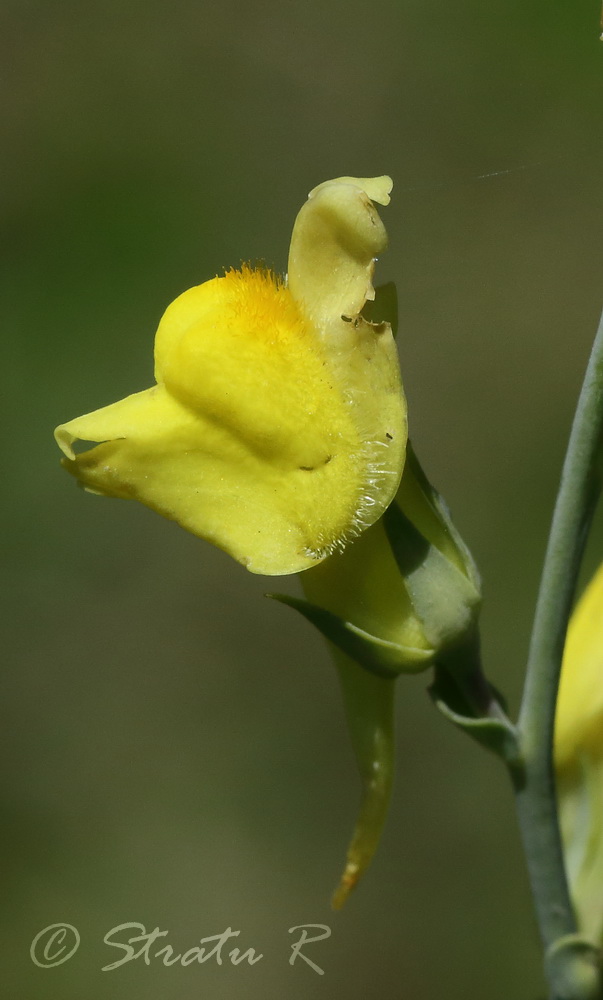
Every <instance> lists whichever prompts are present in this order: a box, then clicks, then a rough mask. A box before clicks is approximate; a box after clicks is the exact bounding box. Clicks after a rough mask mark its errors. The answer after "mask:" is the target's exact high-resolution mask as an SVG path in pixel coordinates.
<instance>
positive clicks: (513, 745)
mask: <svg viewBox="0 0 603 1000" xmlns="http://www.w3.org/2000/svg"><path fill="white" fill-rule="evenodd" d="M428 693H429V696H430V698H431V699H432V701H433V703H434V705H435V706H436V708H437V709H439V711H440V712H441V713H442V715H443V716H445V718H446V719H448V720H449V722H452V724H453V725H454V726H456V727H457V729H461V730H462V731H463V732H465V733H467V735H468V736H471V738H472V739H474V740H475V741H476V742H477V743H479V744H480V746H483V747H486V749H488V750H491V751H492V753H495V754H496V755H497V756H498V757H501V758H502V759H503V760H504V761H505V762H506V764H508V766H509V767H511V768H513V769H514V770H515V771H519V770H521V767H522V756H521V751H520V747H519V739H518V734H517V730H516V728H515V726H514V725H513V723H512V722H511V720H510V719H508V718H507V716H506V714H505V712H504V709H503V708H502V706H501V704H500V700H499V697H498V695H497V693H496V691H495V690H494V688H492V687H491V686H490V685H489V684H488V682H487V681H486V679H485V678H484V677H483V675H482V674H481V671H479V672H478V671H474V670H472V669H468V670H467V672H465V673H464V674H460V673H456V672H455V673H454V674H451V673H449V672H448V670H446V669H445V668H442V667H437V668H436V674H435V680H434V682H433V684H432V685H431V686H430V687H429V688H428Z"/></svg>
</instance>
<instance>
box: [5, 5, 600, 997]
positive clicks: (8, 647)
mask: <svg viewBox="0 0 603 1000" xmlns="http://www.w3.org/2000/svg"><path fill="white" fill-rule="evenodd" d="M598 19H599V9H598V6H597V3H596V2H594V0H593V2H588V3H587V2H574V3H571V4H570V3H566V2H563V3H562V2H551V0H546V2H544V0H536V2H525V0H522V2H519V0H515V2H507V3H503V4H502V5H501V4H498V5H484V4H483V3H482V2H478V0H459V2H458V3H456V4H450V3H444V2H443V0H396V2H391V0H374V2H373V3H372V4H371V5H370V6H369V7H367V6H366V5H364V4H360V3H359V2H357V0H348V2H346V3H343V2H339V0H336V2H329V0H326V2H325V0H322V2H321V0H306V2H303V3H297V4H296V3H292V2H280V3H277V2H276V0H265V2H263V3H253V2H243V0H226V2H225V3H222V4H220V5H214V4H209V3H204V2H198V3H192V2H190V0H171V2H169V3H168V2H166V0H162V2H158V0H145V2H144V3H142V2H138V0H119V2H117V0H99V2H98V3H94V4H92V3H86V2H83V3H82V2H81V0H80V2H75V0H71V2H70V0H60V2H54V3H53V2H50V0H44V2H43V0H12V2H11V0H3V3H2V7H1V9H0V37H1V39H2V41H1V43H0V45H1V48H2V59H1V66H2V69H1V71H0V72H1V74H2V78H3V85H2V88H1V94H0V102H1V103H0V115H1V118H2V132H3V139H2V148H3V154H2V166H1V171H2V177H1V184H0V199H1V202H2V221H3V248H4V251H5V253H4V263H3V268H2V277H1V281H2V286H3V287H2V303H3V305H2V311H3V321H4V322H3V325H4V330H5V334H4V344H5V348H4V355H3V364H2V381H3V392H2V397H3V404H4V406H5V407H6V414H5V416H4V417H3V420H2V427H3V430H4V431H5V438H6V441H5V449H4V470H5V471H4V479H5V484H6V485H5V491H4V495H5V513H4V525H5V528H6V532H5V539H4V543H5V558H4V566H5V573H4V576H3V591H2V608H3V612H4V614H3V621H4V628H3V632H4V635H3V640H2V648H3V650H4V654H5V656H4V659H5V665H4V678H5V680H4V685H3V698H2V703H3V716H4V718H3V724H2V733H3V739H2V747H3V749H2V762H3V763H2V809H3V814H4V815H3V822H2V836H3V838H4V850H3V857H4V861H5V868H6V872H5V878H4V881H3V885H4V889H3V893H2V907H1V913H2V926H1V928H0V933H1V937H2V942H3V945H2V950H3V954H4V956H5V958H4V959H3V970H2V977H3V978H4V979H5V981H6V985H7V995H10V997H11V1000H32V998H33V997H36V1000H51V998H52V1000H55V998H56V1000H59V998H60V1000H76V998H77V1000H80V998H81V997H84V996H85V997H86V998H87V1000H105V998H111V1000H121V998H124V1000H125V998H127V1000H137V998H141V1000H142V998H145V1000H155V998H157V1000H159V998H160V1000H190V998H193V997H197V996H207V997H211V998H212V1000H213V998H215V1000H221V998H226V997H228V998H234V1000H243V998H251V1000H253V998H256V997H257V998H260V997H261V998H266V997H282V996H284V995H287V996H289V997H291V998H293V1000H302V998H307V997H329V998H337V1000H339V998H346V1000H355V998H358V1000H361V998H362V1000H364V998H365V997H366V996H367V995H371V996H376V997H379V998H380V1000H394V998H396V1000H399V998H404V1000H406V998H408V1000H436V998H438V1000H439V998H440V997H441V996H442V995H445V996H446V997H447V1000H456V998H461V997H463V998H466V997H475V998H479V1000H482V998H488V1000H503V998H504V1000H508V998H509V997H513V998H514V1000H537V998H538V997H539V996H541V995H542V993H543V989H542V982H541V978H540V957H539V953H538V942H537V933H536V929H535V924H534V920H533V917H532V912H531V907H530V901H529V897H528V892H527V888H526V879H525V875H524V869H523V862H522V859H521V855H520V852H519V847H518V840H517V834H516V829H515V821H514V816H513V810H512V801H511V795H510V793H509V789H508V787H507V781H506V777H505V775H504V773H503V771H502V768H501V767H500V765H499V764H498V763H497V762H496V761H495V760H494V759H493V758H490V757H489V756H488V755H487V754H486V753H484V752H482V751H480V750H478V749H477V748H476V747H474V746H473V745H472V744H470V743H469V741H468V740H467V739H466V738H465V737H464V736H462V735H460V734H458V733H457V732H456V731H453V730H452V728H450V727H448V725H447V724H446V723H445V722H444V721H443V720H442V719H440V718H439V717H438V716H437V715H436V713H435V712H434V710H433V708H432V707H431V705H430V703H429V700H428V698H427V697H426V694H425V686H426V677H419V678H409V679H406V678H402V679H401V680H400V682H399V702H398V713H399V771H398V780H397V786H396V790H395V797H394V802H393V807H392V810H391V816H390V820H389V823H388V826H387V830H386V833H385V836H384V839H383V843H382V846H381V849H380V852H379V854H378V857H377V858H376V860H375V862H374V864H373V867H372V870H371V871H370V873H369V875H368V876H367V877H366V879H365V881H364V883H363V884H362V885H361V887H360V888H359V889H358V891H357V892H356V894H355V896H354V897H353V898H352V899H351V901H350V903H349V905H348V907H347V909H346V910H345V911H344V912H343V913H341V914H338V915H335V914H333V913H332V912H331V911H330V909H329V906H328V900H329V896H330V892H331V890H332V889H333V887H334V885H335V882H336V879H337V877H338V875H339V872H340V869H341V865H342V862H343V857H344V852H345V848H346V845H347V840H348V836H349V834H350V832H351V827H352V823H353V819H354V815H355V809H356V805H357V799H358V782H357V777H356V774H355V770H354V763H353V760H352V756H351V751H350V749H349V746H348V742H347V734H346V731H345V723H344V719H343V714H342V709H341V706H340V701H339V694H338V690H337V686H336V679H335V674H334V671H333V669H332V667H331V664H330V663H329V660H328V656H327V654H326V651H325V650H324V649H323V646H322V644H321V641H320V639H319V638H318V637H317V636H316V635H314V634H313V632H312V631H311V629H310V627H309V626H307V625H306V624H304V623H303V622H302V620H301V619H299V620H298V619H297V618H296V617H295V616H294V614H293V613H292V612H291V611H289V610H288V609H286V608H283V607H281V606H277V605H275V604H272V603H270V602H269V601H267V600H265V599H264V598H263V596H262V595H263V593H264V592H265V591H266V590H269V589H274V586H275V583H274V581H270V580H266V579H262V578H258V577H253V576H251V575H250V574H247V573H246V572H245V571H244V570H243V569H242V568H241V567H240V566H238V565H236V564H235V563H233V562H232V561H230V560H229V559H228V558H227V557H226V556H224V555H223V554H222V553H220V552H217V551H214V550H213V549H211V548H210V547H209V546H208V545H206V544H204V543H203V542H200V541H199V540H197V539H195V538H193V537H192V536H187V535H186V534H185V533H184V532H183V531H181V530H180V529H179V528H177V527H176V526H175V525H173V524H171V523H168V522H164V521H163V520H162V519H161V518H159V517H157V516H156V515H154V514H152V513H151V512H149V511H147V510H146V509H144V508H142V507H139V506H137V505H135V504H131V505H130V504H128V503H124V502H120V501H108V500H103V499H100V498H96V497H91V496H86V495H85V494H83V493H82V492H80V491H79V490H78V489H76V487H75V485H74V483H73V481H72V480H71V479H70V478H68V477H67V475H66V474H65V473H64V472H63V471H62V470H61V469H60V466H59V461H58V460H59V453H58V449H57V448H56V446H55V445H54V443H53V440H52V429H53V427H54V426H55V425H56V424H57V423H59V422H62V421H65V420H67V419H70V418H72V417H74V416H76V415H78V414H80V413H82V412H85V411H87V410H92V409H95V408H96V407H98V406H101V405H103V404H105V403H109V402H111V401H113V400H116V399H118V398H120V397H122V396H123V395H126V394H127V393H130V392H133V391H136V390H139V389H143V388H146V387H147V386H148V385H149V384H151V381H152V338H153V334H154V331H155V327H156V324H157V322H158V320H159V317H160V315H161V313H162V311H163V309H164V308H165V307H166V306H167V304H168V303H169V302H170V301H171V300H172V299H173V298H174V297H175V296H176V295H177V294H178V293H179V292H181V291H183V290H184V289H185V288H187V287H189V286H190V285H193V284H197V283H199V282H201V281H203V280H205V279H206V278H208V277H212V276H213V275H214V274H216V273H219V272H221V270H222V268H223V267H225V266H230V265H236V264H238V263H239V262H240V261H241V260H256V259H263V260H265V261H266V262H267V263H268V264H270V265H272V266H275V267H276V268H277V269H280V270H282V269H284V267H285V264H286V255H287V247H288V240H289V234H290V230H291V225H292V222H293V219H294V217H295V214H296V212H297V210H298V209H299V207H300V206H301V204H302V202H303V200H304V199H305V197H306V194H307V192H308V190H309V189H310V188H311V187H313V186H314V185H316V184H317V183H319V182H320V181H323V180H325V179H327V178H329V177H333V176H338V175H340V174H356V175H359V176H367V175H373V174H379V173H385V172H387V173H390V174H391V175H392V176H393V178H394V181H395V188H394V197H393V201H392V204H391V206H390V207H389V208H388V209H386V210H384V212H383V213H382V214H383V217H384V220H385V222H386V225H387V227H388V230H389V233H390V249H389V250H388V252H387V254H386V255H385V256H384V258H383V260H382V261H381V262H380V264H379V270H378V280H379V281H382V280H389V279H392V278H393V279H395V280H396V281H397V284H398V291H399V298H400V334H399V346H400V352H401V358H402V364H403V376H404V380H405V385H406V390H407V394H408V397H409V404H410V419H411V432H412V435H413V439H414V442H415V446H416V448H417V450H418V452H419V454H420V456H421V459H422V462H423V464H424V466H425V467H426V469H427V471H428V472H429V474H430V476H431V478H432V479H433V481H434V482H435V483H436V485H437V486H438V487H439V489H440V490H441V492H443V493H444V495H445V496H446V497H447V499H448V501H449V503H450V504H451V506H452V508H453V511H454V512H455V514H456V519H457V523H458V525H459V526H460V528H461V530H462V531H463V533H464V535H465V538H466V540H467V541H468V543H469V544H470V546H471V548H472V550H473V552H474V554H475V556H476V558H477V560H478V563H479V565H480V567H481V569H482V572H483V577H484V590H485V607H484V616H483V634H484V647H485V660H486V666H487V670H488V673H489V674H490V676H491V677H492V678H493V679H494V680H495V682H496V683H497V685H498V686H499V687H500V688H502V689H503V690H504V692H505V693H506V694H507V696H508V697H509V699H510V703H511V706H512V708H513V709H514V710H515V709H516V707H517V702H518V695H519V692H520V688H521V677H522V669H523V666H522V665H523V662H524V659H525V654H526V646H527V640H528V635H529V623H530V617H531V613H532V606H533V602H534V597H535V591H536V587H537V581H538V575H539V569H540V563H541V559H542V552H543V546H544V543H545V539H546V535H547V530H548V522H549V517H550V513H551V507H552V502H553V497H554V492H555V488H556V482H557V478H558V474H559V468H560V462H561V459H562V454H563V450H564V447H565V441H566V437H567V433H568V429H569V422H570V420H571V414H572V411H573V407H574V404H575V399H576V395H577V392H578V389H579V385H580V382H581V378H582V374H583V370H584V366H585V363H586V358H587V355H588V350H589V345H590V342H591V340H592V337H593V335H594V331H595V328H596V324H597V320H598V313H599V310H600V307H601V304H602V295H601V291H602V288H601V270H602V269H601V261H602V256H603V254H602V251H603V235H602V232H603V230H602V226H601V221H602V217H601V207H602V205H601V202H602V183H601V177H602V172H601V167H602V165H603V130H602V125H603V113H602V109H603V84H602V72H603V46H602V45H601V43H600V42H599V40H598ZM602 549H603V533H602V532H601V529H600V527H597V528H596V529H595V534H594V536H593V539H592V543H591V546H590V550H589V554H588V557H587V569H588V567H592V566H593V565H594V563H595V561H596V560H597V558H598V556H600V554H601V551H602ZM297 586H298V585H297V582H296V581H295V580H291V581H289V580H285V581H279V587H282V588H289V589H290V591H291V592H293V591H295V589H296V588H297ZM58 921H68V922H69V923H72V924H74V925H75V926H77V928H78V929H79V931H80V934H81V937H82V943H81V946H80V949H79V951H78V953H77V954H76V955H75V956H74V957H73V958H72V959H71V960H70V961H69V962H67V963H66V964H63V965H61V966H60V967H57V968H53V969H49V970H42V969H39V968H36V967H35V966H34V965H33V963H32V962H31V960H30V958H29V945H30V942H31V940H32V938H33V937H34V935H35V934H36V933H37V932H38V931H39V930H41V929H42V928H43V927H45V926H47V925H49V924H51V923H54V922H58ZM126 921H138V922H140V923H143V924H145V925H146V927H147V928H148V929H149V930H152V929H153V928H154V927H155V926H159V927H161V928H162V929H164V930H169V932H170V935H169V938H168V941H169V942H171V943H172V944H173V945H174V946H175V947H176V948H178V949H180V950H183V949H187V948H189V947H192V946H193V945H195V944H196V943H197V942H198V940H199V938H200V937H203V936H207V935H212V934H217V933H220V932H221V931H223V930H224V929H225V928H226V927H227V926H231V927H232V928H233V929H235V930H240V931H241V935H240V945H241V947H244V948H246V947H248V946H254V947H255V948H256V949H257V950H259V951H260V952H262V953H263V954H264V959H263V960H262V961H261V962H259V963H258V964H257V965H255V966H253V968H249V967H248V966H246V965H242V966H240V967H238V968H233V967H231V966H230V965H228V966H223V967H221V968H220V967H218V966H217V965H215V964H214V963H208V964H207V965H203V966H191V967H190V968H184V969H183V968H180V967H173V968H169V969H166V968H164V967H162V966H161V965H159V964H158V963H155V964H153V965H151V966H150V967H146V966H145V965H144V964H143V963H142V961H140V960H139V961H137V962H135V963H132V964H129V965H127V966H125V967H123V968H121V969H117V970H115V971H113V972H108V973H103V972H101V971H100V969H101V967H102V965H104V964H106V963H107V962H109V961H113V960H115V959H116V958H118V957H120V956H119V955H117V954H116V952H115V950H110V949H109V948H108V947H106V946H105V945H103V943H102V939H103V936H104V934H105V933H106V932H107V931H108V930H110V929H111V928H113V927H114V926H116V925H117V924H120V923H123V922H126ZM302 923H324V924H328V925H329V926H330V927H331V929H332V937H331V938H330V940H329V941H325V942H322V943H320V944H316V945H315V946H314V947H313V949H311V950H309V951H308V954H309V955H310V956H311V957H312V958H313V959H314V960H316V961H317V962H318V964H319V965H321V966H322V968H323V969H324V970H325V974H324V976H319V975H317V974H316V973H315V972H314V971H313V970H312V969H311V968H310V967H309V966H307V965H305V964H303V963H301V962H298V963H297V964H296V965H295V966H293V967H291V966H290V965H289V963H288V957H289V953H290V952H289V947H290V939H291V937H292V935H289V934H288V929H289V928H290V927H292V926H294V925H298V924H302ZM120 954H121V953H120Z"/></svg>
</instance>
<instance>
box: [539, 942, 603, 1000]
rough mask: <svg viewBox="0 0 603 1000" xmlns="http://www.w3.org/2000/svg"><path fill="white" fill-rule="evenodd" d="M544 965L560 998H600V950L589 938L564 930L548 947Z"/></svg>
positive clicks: (576, 999) (572, 999)
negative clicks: (562, 934)
mask: <svg viewBox="0 0 603 1000" xmlns="http://www.w3.org/2000/svg"><path fill="white" fill-rule="evenodd" d="M544 965H545V970H546V973H547V977H548V980H549V982H550V983H551V984H553V986H554V990H555V997H559V1000H601V995H602V989H601V952H600V950H599V948H597V947H595V945H594V944H593V943H592V941H589V940H587V938H584V937H582V936H581V935H580V934H567V935H565V936H564V937H561V938H559V939H558V940H557V941H554V942H553V944H552V945H551V946H550V947H549V948H548V949H547V952H546V955H545V958H544Z"/></svg>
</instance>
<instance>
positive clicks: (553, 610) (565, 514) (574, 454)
mask: <svg viewBox="0 0 603 1000" xmlns="http://www.w3.org/2000/svg"><path fill="white" fill-rule="evenodd" d="M602 429H603V316H602V317H601V321H600V323H599V328H598V330H597V334H596V337H595V341H594V344H593V348H592V352H591V356H590V359H589V362H588V366H587V370H586V375H585V378H584V383H583V385H582V390H581V392H580V397H579V400H578V405H577V408H576V413H575V417H574V421H573V425H572V430H571V434H570V439H569V444H568V447H567V452H566V456H565V461H564V464H563V471H562V474H561V482H560V485H559V491H558V494H557V500H556V504H555V510H554V514H553V520H552V524H551V531H550V535H549V540H548V544H547V550H546V555H545V559H544V566H543V571H542V577H541V582H540V590H539V594H538V600H537V604H536V613H535V617H534V626H533V631H532V637H531V642H530V651H529V657H528V666H527V674H526V681H525V687H524V692H523V698H522V703H521V710H520V714H519V722H518V730H519V738H520V746H521V751H522V757H523V761H524V768H523V769H522V771H521V772H520V773H515V774H513V775H512V777H513V781H514V786H515V791H516V803H517V812H518V817H519V825H520V829H521V834H522V839H523V845H524V850H525V854H526V859H527V865H528V871H529V877H530V882H531V887H532V893H533V896H534V902H535V907H536V915H537V919H538V924H539V928H540V934H541V937H542V941H543V945H544V948H545V951H548V949H550V948H551V946H552V945H553V944H555V942H557V941H559V939H560V938H562V937H564V936H566V935H569V934H575V933H576V922H575V917H574V914H573V909H572V904H571V900H570V895H569V889H568V884H567V878H566V874H565V868H564V863H563V849H562V844H561V834H560V830H559V821H558V816H557V802H556V794H555V776H554V768H553V732H554V723H555V707H556V703H557V691H558V688H559V677H560V673H561V661H562V656H563V647H564V643H565V634H566V631H567V625H568V620H569V616H570V611H571V607H572V602H573V598H574V593H575V588H576V582H577V577H578V572H579V569H580V563H581V560H582V554H583V551H584V545H585V541H586V537H587V534H588V530H589V527H590V523H591V520H592V516H593V512H594V509H595V505H596V502H597V499H598V496H599V493H600V490H601V469H600V445H601V438H602ZM550 986H551V990H552V992H551V998H552V1000H583V998H584V1000H585V998H586V994H585V993H584V991H582V992H580V987H579V986H577V988H576V989H577V991H576V990H574V992H573V994H572V995H571V997H570V996H569V995H568V993H567V987H563V988H561V987H560V986H559V983H555V982H553V981H551V984H550ZM561 990H562V991H561ZM589 995H590V996H592V994H589Z"/></svg>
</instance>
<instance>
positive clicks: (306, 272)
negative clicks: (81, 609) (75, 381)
mask: <svg viewBox="0 0 603 1000" xmlns="http://www.w3.org/2000/svg"><path fill="white" fill-rule="evenodd" d="M391 187H392V183H391V180H390V178H389V177H377V178H370V179H364V178H354V177H340V178H338V179H336V180H332V181H327V182H325V183H324V184H320V185H319V186H318V187H316V188H314V190H313V191H311V192H310V195H309V198H308V201H307V202H306V203H305V205H304V206H303V207H302V209H301V211H300V212H299V214H298V216H297V219H296V221H295V225H294V228H293V234H292V237H291V247H290V253H289V266H288V276H287V278H285V279H281V278H279V277H276V276H275V275H274V274H273V273H272V272H270V271H268V270H266V269H262V268H258V269H253V268H251V267H249V266H246V265H243V266H242V267H241V269H240V270H230V271H228V272H227V273H226V274H225V275H224V276H223V277H216V278H213V279H211V280H209V281H206V282H205V283H204V284H202V285H198V286H196V287H195V288H191V289H189V290H188V291H186V292H184V293H183V294H182V295H180V296H179V298H177V299H176V300H175V301H174V302H173V303H172V304H171V305H170V306H169V307H168V309H167V310H166V312H165V314H164V316H163V318H162V319H161V322H160V324H159V329H158V330H157V335H156V338H155V378H156V385H154V386H152V387H151V388H150V389H147V390H145V391H143V392H138V393H135V394H134V395H132V396H128V397H127V398H126V399H122V400H120V401H119V402H117V403H113V404H112V405H110V406H106V407H104V408H102V409H100V410H95V411H94V412H92V413H88V414H86V415H84V416H81V417H77V418H76V419H75V420H71V421H69V422H68V423H65V424H62V425H61V426H60V427H58V428H57V429H56V431H55V436H56V439H57V442H58V444H59V445H60V447H61V449H62V450H63V452H64V454H65V458H64V459H63V465H64V466H65V468H66V469H67V470H68V471H69V472H71V473H72V474H73V475H74V476H75V477H76V478H77V479H78V480H79V482H80V483H81V484H82V485H83V486H84V487H85V488H86V490H88V491H90V492H93V493H100V494H103V495H105V496H112V497H122V498H133V499H136V500H140V501H141V502H142V503H144V504H146V505H147V506H148V507H150V508H152V509H153V510H156V511H158V512H159V513H160V514H163V515H164V516H165V517H167V518H170V519H172V520H174V521H177V522H178V523H179V524H180V525H182V527H184V528H186V529H188V530H189V531H191V532H193V533H194V534H195V535H198V536H200V537H201V538H205V539H207V540H208V541H210V542H212V543H214V544H215V545H217V546H219V547H220V548H221V549H224V550H225V551H226V552H228V553H229V554H230V555H232V556H233V557H234V558H235V559H236V560H238V561H239V562H240V563H242V564H243V565H244V566H246V567H247V569H249V570H250V571H251V572H253V573H264V574H269V575H273V574H274V575H279V574H285V573H295V572H298V571H300V570H305V569H307V568H309V567H311V566H314V565H317V564H318V563H319V562H320V561H321V560H323V559H324V558H325V557H326V556H328V555H330V554H331V553H333V552H334V551H337V550H341V549H342V547H344V546H345V545H346V543H347V542H348V541H349V540H350V539H352V538H354V537H355V536H357V535H358V534H359V533H361V532H362V531H363V530H364V529H365V528H368V527H369V526H370V525H372V524H373V523H374V522H375V521H377V520H378V518H379V517H380V516H381V514H382V513H383V512H384V510H385V509H386V508H387V506H388V505H389V503H390V502H391V500H392V498H393V497H394V495H395V493H396V490H397V488H398V484H399V482H400V477H401V474H402V469H403V465H404V456H405V447H406V405H405V400H404V396H403V392H402V387H401V382H400V374H399V368H398V360H397V354H396V349H395V345H394V341H393V337H392V332H391V328H390V326H389V324H387V323H371V322H369V321H368V320H367V319H365V318H364V317H363V316H362V314H361V310H362V308H363V306H364V304H365V302H366V300H367V299H372V298H374V290H373V287H372V284H371V278H372V274H373V268H374V261H375V258H376V257H377V255H378V254H379V253H381V251H382V250H383V249H384V248H385V245H386V242H387V237H386V233H385V229H384V227H383V223H382V222H381V219H380V218H379V215H378V213H377V211H376V209H375V207H374V204H373V202H377V203H379V204H381V205H387V204H388V203H389V192H390V190H391ZM78 441H79V442H86V443H90V442H92V443H93V445H94V446H93V447H88V449H87V450H84V451H80V452H79V453H77V454H76V452H75V450H74V445H75V444H76V442H78Z"/></svg>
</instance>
